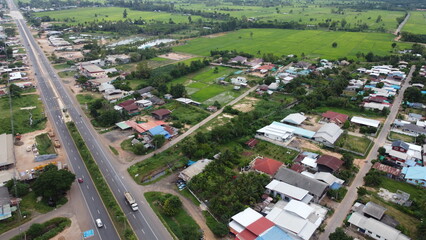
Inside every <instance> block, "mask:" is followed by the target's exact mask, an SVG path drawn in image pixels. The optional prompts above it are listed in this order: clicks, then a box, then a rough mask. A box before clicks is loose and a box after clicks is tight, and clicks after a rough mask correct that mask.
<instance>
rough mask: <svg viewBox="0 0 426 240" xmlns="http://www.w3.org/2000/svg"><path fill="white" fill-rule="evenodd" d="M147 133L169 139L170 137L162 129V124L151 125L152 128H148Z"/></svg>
mask: <svg viewBox="0 0 426 240" xmlns="http://www.w3.org/2000/svg"><path fill="white" fill-rule="evenodd" d="M148 133H149V134H150V135H151V136H156V135H162V136H164V138H165V139H169V138H171V137H172V136H171V135H170V133H169V132H168V131H166V130H165V129H164V127H163V126H156V127H153V128H151V129H149V130H148Z"/></svg>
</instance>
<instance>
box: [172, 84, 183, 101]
mask: <svg viewBox="0 0 426 240" xmlns="http://www.w3.org/2000/svg"><path fill="white" fill-rule="evenodd" d="M170 94H171V95H172V96H173V97H174V98H180V97H184V96H186V89H185V86H184V85H183V84H180V83H178V84H176V85H172V86H171V87H170Z"/></svg>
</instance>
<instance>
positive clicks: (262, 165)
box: [253, 157, 283, 176]
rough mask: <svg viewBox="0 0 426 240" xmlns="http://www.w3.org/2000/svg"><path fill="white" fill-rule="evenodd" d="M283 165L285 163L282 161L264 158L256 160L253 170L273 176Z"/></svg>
mask: <svg viewBox="0 0 426 240" xmlns="http://www.w3.org/2000/svg"><path fill="white" fill-rule="evenodd" d="M282 165H283V163H282V162H280V161H277V160H275V159H270V158H265V157H263V158H257V159H256V161H255V162H254V166H253V168H254V169H256V170H258V171H261V172H264V173H266V174H269V175H271V176H273V175H275V173H276V172H277V171H278V169H279V168H280V167H281V166H282Z"/></svg>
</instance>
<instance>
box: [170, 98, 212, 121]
mask: <svg viewBox="0 0 426 240" xmlns="http://www.w3.org/2000/svg"><path fill="white" fill-rule="evenodd" d="M163 107H164V108H167V109H169V110H170V111H172V114H171V119H172V121H173V122H175V121H179V122H181V123H183V124H189V125H195V124H197V123H199V122H201V121H202V120H203V119H204V118H206V117H208V116H209V113H208V112H207V111H204V110H202V109H200V108H199V107H195V106H191V105H184V104H182V103H179V102H176V101H174V102H170V103H167V104H166V105H164V106H163Z"/></svg>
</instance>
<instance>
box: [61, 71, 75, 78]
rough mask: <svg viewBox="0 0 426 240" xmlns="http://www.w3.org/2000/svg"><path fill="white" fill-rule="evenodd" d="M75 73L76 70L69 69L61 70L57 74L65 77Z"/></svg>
mask: <svg viewBox="0 0 426 240" xmlns="http://www.w3.org/2000/svg"><path fill="white" fill-rule="evenodd" d="M76 73H77V71H73V70H71V71H62V72H59V73H58V75H59V77H61V78H67V77H72V76H74V75H75V74H76Z"/></svg>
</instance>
